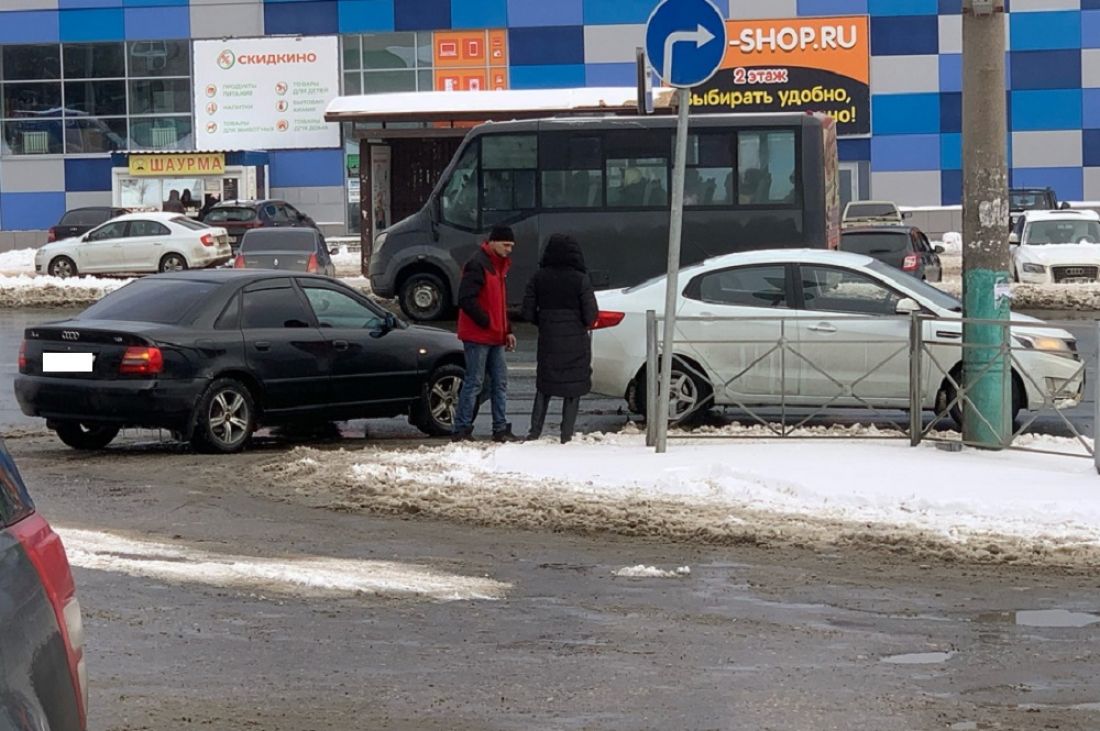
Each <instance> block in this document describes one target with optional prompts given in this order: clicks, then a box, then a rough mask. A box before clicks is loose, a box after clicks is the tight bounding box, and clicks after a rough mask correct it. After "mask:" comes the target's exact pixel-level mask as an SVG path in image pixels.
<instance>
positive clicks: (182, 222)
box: [172, 216, 210, 231]
mask: <svg viewBox="0 0 1100 731" xmlns="http://www.w3.org/2000/svg"><path fill="white" fill-rule="evenodd" d="M172 223H174V224H176V225H177V226H183V227H184V228H189V229H191V230H192V231H202V230H203V229H206V228H210V227H209V226H207V225H206V224H205V223H203V222H202V221H196V220H195V219H193V218H188V217H187V216H176V217H175V218H173V219H172Z"/></svg>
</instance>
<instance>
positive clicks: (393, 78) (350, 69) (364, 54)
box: [340, 32, 433, 94]
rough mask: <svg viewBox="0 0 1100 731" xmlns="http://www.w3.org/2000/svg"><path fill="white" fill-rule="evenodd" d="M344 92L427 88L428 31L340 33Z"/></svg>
mask: <svg viewBox="0 0 1100 731" xmlns="http://www.w3.org/2000/svg"><path fill="white" fill-rule="evenodd" d="M340 42H341V44H342V51H343V58H344V94H387V93H391V92H395V91H431V90H432V88H433V86H432V84H433V81H432V79H433V77H432V34H431V33H430V32H417V33H372V34H367V35H349V36H343V37H342V38H341V40H340Z"/></svg>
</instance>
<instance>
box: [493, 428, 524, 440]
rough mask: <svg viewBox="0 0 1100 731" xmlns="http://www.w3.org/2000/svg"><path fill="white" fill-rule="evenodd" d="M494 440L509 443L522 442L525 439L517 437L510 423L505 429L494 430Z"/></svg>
mask: <svg viewBox="0 0 1100 731" xmlns="http://www.w3.org/2000/svg"><path fill="white" fill-rule="evenodd" d="M493 441H494V442H500V443H502V444H503V443H507V442H522V441H523V439H522V438H520V437H517V436H516V435H515V434H513V433H512V426H511V425H508V427H507V428H505V429H501V430H500V431H495V432H493Z"/></svg>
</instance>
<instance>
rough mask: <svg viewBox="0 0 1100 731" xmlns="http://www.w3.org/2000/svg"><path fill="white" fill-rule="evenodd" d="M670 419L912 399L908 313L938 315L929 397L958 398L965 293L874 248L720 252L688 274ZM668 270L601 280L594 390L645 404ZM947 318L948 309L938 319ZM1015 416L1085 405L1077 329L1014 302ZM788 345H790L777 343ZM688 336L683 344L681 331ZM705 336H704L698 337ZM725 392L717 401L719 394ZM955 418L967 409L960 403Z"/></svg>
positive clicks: (929, 337)
mask: <svg viewBox="0 0 1100 731" xmlns="http://www.w3.org/2000/svg"><path fill="white" fill-rule="evenodd" d="M680 277H681V278H680V286H681V292H680V296H679V298H678V305H677V316H678V317H681V318H684V317H690V318H765V319H739V320H724V319H712V320H702V319H699V320H677V323H676V340H677V345H676V351H675V352H676V355H677V356H680V357H679V358H677V359H676V365H675V366H674V369H673V374H672V383H673V387H672V389H671V390H670V393H671V396H672V399H671V403H670V407H669V414H670V420H671V421H673V422H679V421H683V420H685V419H687V418H688V417H690V416H692V415H693V414H695V413H697V412H699V411H700V410H701V409H705V408H707V407H709V406H710V405H712V404H714V405H718V406H740V407H756V406H775V405H779V404H781V403H783V402H784V398H783V395H784V394H785V395H786V398H785V403H786V404H787V405H789V406H804V407H814V408H821V407H824V406H826V405H831V406H838V407H844V406H847V407H861V406H867V405H871V406H874V407H876V408H892V409H900V408H907V407H908V404H909V354H908V353H909V346H908V342H909V327H910V323H909V317H908V315H909V314H910V313H911V312H923V313H925V314H927V315H928V316H929V320H927V321H926V322H925V323H924V333H923V335H924V341H925V343H926V344H927V346H928V348H929V350H930V352H931V354H932V355H934V356H935V359H936V361H937V362H938V363H939V364H940V365H939V366H937V365H936V364H935V363H933V362H932V359H931V358H930V357H928V356H925V358H924V361H923V368H922V374H923V383H922V384H921V387H922V394H923V407H924V408H925V409H933V408H935V409H937V410H938V411H940V410H942V409H943V408H945V407H946V406H947V405H948V404H950V403H951V402H953V401H954V400H955V388H954V387H953V386H952V385H951V382H950V381H949V380H948V379H947V378H946V377H945V375H944V373H943V371H942V370H941V368H942V369H946V370H947V371H948V372H951V373H952V374H954V375H955V376H956V378H957V377H958V374H959V373H960V372H961V361H962V348H961V347H960V342H961V340H962V324H961V322H960V321H959V320H958V319H952V318H959V317H960V316H961V315H960V313H961V312H962V305H961V304H960V303H959V301H958V300H956V299H955V298H954V297H951V296H950V295H947V294H945V293H944V292H942V291H940V290H938V289H936V288H935V287H932V286H930V285H928V284H925V283H924V282H921V281H919V280H917V279H915V278H914V277H911V276H909V275H908V274H905V273H904V272H901V271H899V270H897V269H895V268H894V267H891V266H889V265H887V264H884V263H882V262H880V261H877V260H875V259H872V258H871V257H869V256H864V255H861V254H852V253H846V252H839V251H824V250H820V249H813V250H811V249H806V250H792V249H783V250H773V251H756V252H746V253H740V254H729V255H726V256H721V257H717V258H714V259H709V260H707V261H705V262H703V263H702V264H698V265H695V266H692V267H688V268H685V269H683V270H682V271H681V273H680ZM665 282H666V279H665V277H663V276H662V277H659V278H657V279H653V280H650V281H649V282H646V283H644V284H641V285H639V286H636V287H632V288H629V289H625V290H608V291H601V292H597V294H596V297H597V301H598V303H599V308H600V318H599V320H598V322H597V329H596V330H595V331H594V332H593V334H592V369H593V374H592V384H593V385H592V390H593V391H595V392H596V393H600V394H604V395H606V396H612V397H620V398H625V399H626V400H627V403H628V405H629V407H630V408H631V410H632V411H635V412H638V413H644V410H645V388H646V385H645V360H646V352H645V349H646V335H645V317H646V316H645V313H646V311H647V310H654V311H656V312H662V311H663V310H664V301H665ZM939 318H943V319H939ZM1012 318H1013V323H1015V324H1014V325H1013V326H1012V341H1013V346H1014V347H1016V348H1020V350H1018V351H1014V352H1013V357H1014V358H1015V359H1016V361H1017V365H1016V367H1014V378H1013V409H1012V413H1013V417H1015V415H1016V413H1017V412H1018V411H1019V410H1020V409H1038V408H1041V407H1042V406H1043V405H1044V402H1045V401H1047V398H1046V397H1047V396H1049V398H1050V400H1051V401H1053V403H1054V404H1055V405H1056V406H1059V407H1067V406H1071V405H1075V404H1076V403H1077V402H1078V401H1079V399H1080V397H1081V391H1082V389H1083V387H1084V380H1083V373H1082V371H1081V361H1080V358H1079V356H1078V354H1077V344H1076V341H1075V339H1074V337H1073V335H1071V334H1070V333H1068V332H1066V331H1065V330H1061V329H1058V328H1053V327H1050V326H1047V325H1044V323H1043V322H1042V321H1040V320H1037V319H1035V318H1031V317H1027V316H1024V315H1018V314H1013V316H1012ZM781 338H783V339H785V340H786V342H787V343H788V348H787V349H786V352H784V349H783V348H781V347H779V346H778V343H779V342H780V340H781ZM681 341H683V342H681ZM688 341H693V342H688ZM711 397H713V400H712V398H711ZM952 416H953V417H955V418H956V419H958V418H960V416H959V414H958V409H952Z"/></svg>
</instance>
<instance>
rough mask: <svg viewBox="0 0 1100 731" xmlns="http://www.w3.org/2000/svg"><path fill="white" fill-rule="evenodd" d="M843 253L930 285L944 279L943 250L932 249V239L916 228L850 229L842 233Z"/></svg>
mask: <svg viewBox="0 0 1100 731" xmlns="http://www.w3.org/2000/svg"><path fill="white" fill-rule="evenodd" d="M840 250H841V251H850V252H852V253H854V254H866V255H867V256H870V257H873V258H875V259H878V260H879V261H881V262H883V263H884V264H889V265H890V266H892V267H897V268H898V269H901V270H902V271H903V272H908V273H909V274H912V275H913V276H914V277H916V278H917V279H923V280H925V281H928V282H939V281H940V280H941V279H943V267H942V265H941V264H940V257H939V255H940V254H942V253H943V247H942V246H935V247H934V246H932V244H930V243H929V242H928V237H927V236H925V235H924V232H923V231H921V230H920V229H919V228H917V227H916V226H895V225H889V226H860V227H856V228H847V229H844V231H843V232H842V233H841V234H840Z"/></svg>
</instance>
